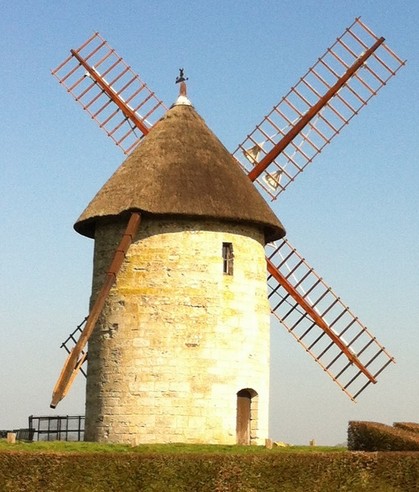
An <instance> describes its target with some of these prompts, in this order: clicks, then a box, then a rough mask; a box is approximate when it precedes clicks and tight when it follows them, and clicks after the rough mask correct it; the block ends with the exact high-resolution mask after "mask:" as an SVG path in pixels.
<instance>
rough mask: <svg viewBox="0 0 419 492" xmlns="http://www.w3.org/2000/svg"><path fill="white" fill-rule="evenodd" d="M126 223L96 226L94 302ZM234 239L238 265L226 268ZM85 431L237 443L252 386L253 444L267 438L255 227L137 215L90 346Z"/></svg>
mask: <svg viewBox="0 0 419 492" xmlns="http://www.w3.org/2000/svg"><path fill="white" fill-rule="evenodd" d="M124 227H125V224H115V223H112V222H104V223H102V224H100V225H98V226H97V229H96V237H95V253H94V274H93V289H92V300H94V298H95V296H96V295H97V292H98V290H99V289H100V287H101V285H102V282H103V279H104V273H105V272H106V269H107V268H108V266H109V264H110V262H111V258H112V255H113V254H114V251H115V248H116V246H117V244H118V243H119V241H120V239H121V236H122V232H123V230H124ZM223 242H231V243H232V244H233V250H234V274H233V275H232V276H230V275H226V274H223V270H222V266H223V261H222V243H223ZM88 353H89V357H88V378H87V389H86V439H87V440H95V441H108V442H122V443H133V442H134V443H151V442H193V443H224V444H234V443H235V442H236V412H237V408H236V407H237V392H238V391H240V390H241V389H251V390H253V391H254V392H256V393H257V396H255V397H254V398H253V399H252V408H251V418H252V421H251V426H250V427H251V441H252V443H262V442H263V441H264V438H265V437H267V436H268V405H269V306H268V300H267V286H266V262H265V255H264V247H263V234H262V232H261V231H260V230H259V229H258V228H256V227H252V226H247V225H237V224H227V223H224V224H220V223H214V222H205V221H200V222H197V221H192V220H189V221H187V220H181V221H179V220H178V219H176V221H174V220H163V219H162V220H150V219H143V220H142V223H141V225H140V231H139V233H138V237H137V238H136V239H135V242H134V243H133V244H132V245H131V247H130V249H129V251H128V254H127V257H126V259H125V262H124V264H123V267H122V269H121V272H120V273H119V275H118V278H117V282H116V284H115V286H114V287H113V288H112V290H111V293H110V295H109V297H108V300H107V303H106V306H105V309H104V311H103V314H102V316H101V318H100V320H99V322H98V324H97V326H96V328H95V331H94V333H93V335H92V338H91V340H90V341H89V347H88Z"/></svg>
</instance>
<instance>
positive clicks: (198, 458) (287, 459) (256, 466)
mask: <svg viewBox="0 0 419 492" xmlns="http://www.w3.org/2000/svg"><path fill="white" fill-rule="evenodd" d="M418 470H419V453H349V452H340V453H274V452H272V453H263V454H261V453H255V454H253V455H252V454H229V455H226V454H217V453H212V454H209V453H207V454H205V453H202V454H201V453H196V454H164V453H155V454H138V453H125V454H121V453H118V454H116V453H88V454H86V453H83V454H81V453H65V454H64V453H63V454H59V453H55V454H53V453H39V452H17V451H7V452H3V453H0V491H1V492H16V491H19V492H35V491H36V492H39V491H47V492H122V491H123V492H134V491H135V492H141V491H156V492H183V491H185V492H258V491H263V492H281V491H284V492H291V491H292V492H303V491H304V492H308V491H309V492H329V491H330V492H341V491H342V492H343V491H350V492H356V491H367V492H368V491H371V492H372V491H374V492H377V491H380V492H386V491H392V492H406V491H413V490H419V474H418Z"/></svg>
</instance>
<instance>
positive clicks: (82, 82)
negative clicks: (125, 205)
mask: <svg viewBox="0 0 419 492" xmlns="http://www.w3.org/2000/svg"><path fill="white" fill-rule="evenodd" d="M52 74H53V75H54V76H55V77H56V78H57V79H58V81H59V82H60V84H62V85H63V86H64V87H65V88H66V89H67V92H69V93H70V94H71V95H72V96H73V97H74V99H75V100H76V101H77V102H78V103H79V104H80V105H81V106H82V107H83V109H84V110H85V111H87V112H88V113H89V114H90V116H91V117H92V118H93V119H94V120H95V121H96V123H97V124H98V125H99V127H100V128H102V129H103V130H104V131H105V132H106V134H107V135H108V136H109V137H111V138H112V140H113V141H114V142H115V143H116V144H117V145H118V146H119V147H121V149H122V150H123V152H124V153H125V154H129V153H130V152H132V150H133V149H134V148H135V147H136V145H137V144H138V142H139V140H140V139H141V138H142V136H143V135H144V134H145V133H146V132H147V131H148V129H150V128H151V127H152V126H153V125H154V124H155V123H156V122H157V120H159V119H160V118H161V117H162V116H163V114H164V113H165V112H166V111H167V108H166V107H165V105H164V104H163V103H162V101H160V100H159V99H158V98H157V97H156V96H155V95H154V93H153V92H152V91H151V90H150V89H149V88H148V87H147V85H146V84H145V82H143V81H142V80H141V78H140V77H139V76H138V75H137V74H136V73H134V72H133V71H132V70H131V68H130V67H129V66H128V65H127V64H126V63H125V62H124V60H123V59H122V58H121V57H120V56H118V54H117V53H116V52H115V50H114V49H112V48H111V47H110V46H109V44H108V43H107V42H106V41H105V39H103V38H102V37H101V36H100V34H99V33H95V34H94V35H93V36H92V37H91V38H89V39H88V40H87V41H86V42H85V43H84V44H82V46H80V48H78V49H76V50H71V55H70V56H69V57H68V58H67V59H66V60H64V62H63V63H61V64H60V65H59V66H58V67H57V68H56V69H54V70H53V71H52Z"/></svg>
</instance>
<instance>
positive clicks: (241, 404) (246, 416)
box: [236, 388, 257, 445]
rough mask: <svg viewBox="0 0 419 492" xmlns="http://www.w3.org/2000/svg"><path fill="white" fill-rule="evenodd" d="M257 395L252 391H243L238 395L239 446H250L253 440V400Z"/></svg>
mask: <svg viewBox="0 0 419 492" xmlns="http://www.w3.org/2000/svg"><path fill="white" fill-rule="evenodd" d="M255 395H257V393H256V391H254V390H252V389H249V388H247V389H242V390H240V391H239V392H238V393H237V421H236V435H237V444H244V445H249V444H250V439H251V421H252V419H253V415H252V398H253V397H254V396H255Z"/></svg>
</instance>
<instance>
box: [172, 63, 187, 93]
mask: <svg viewBox="0 0 419 492" xmlns="http://www.w3.org/2000/svg"><path fill="white" fill-rule="evenodd" d="M184 71H185V69H184V68H179V75H178V76H177V77H176V82H175V83H176V84H180V87H179V96H185V97H186V84H185V82H186V81H187V80H188V77H186V78H185V74H184Z"/></svg>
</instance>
